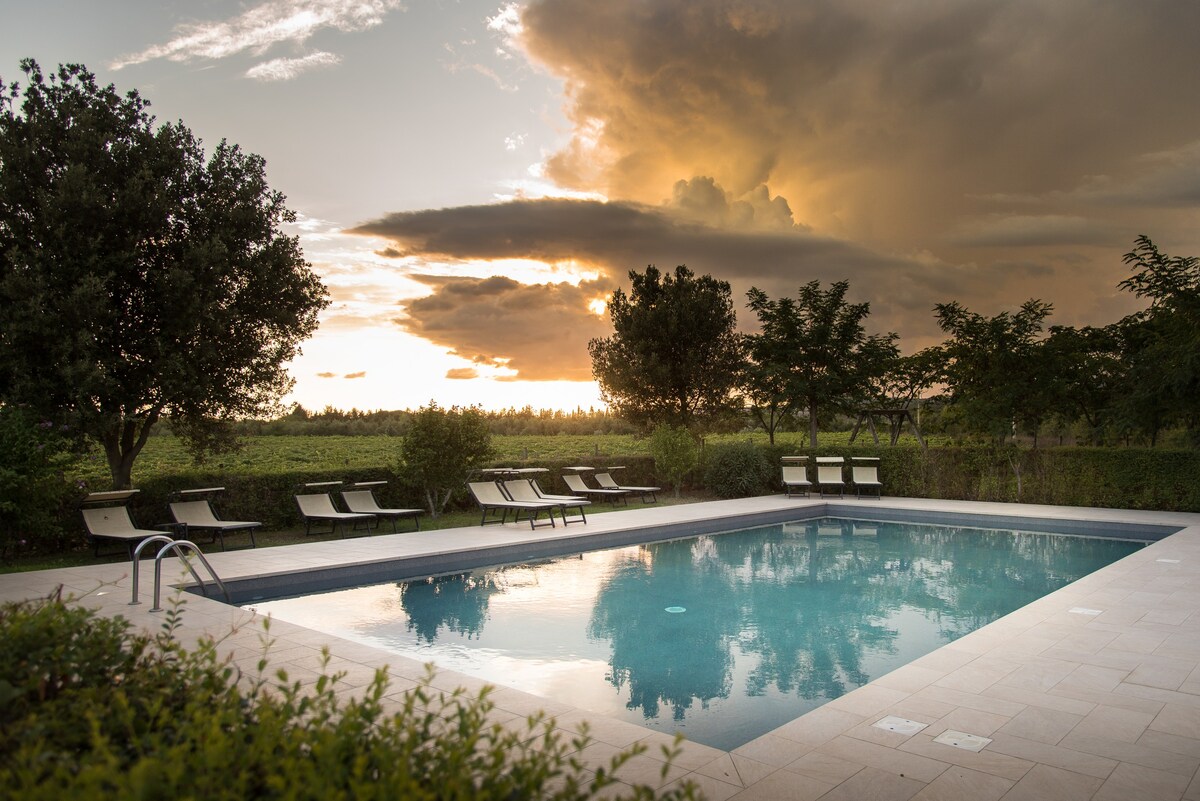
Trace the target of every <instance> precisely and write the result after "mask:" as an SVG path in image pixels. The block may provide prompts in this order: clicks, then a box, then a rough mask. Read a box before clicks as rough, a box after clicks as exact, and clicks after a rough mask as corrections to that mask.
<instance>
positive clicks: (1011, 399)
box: [934, 300, 1053, 442]
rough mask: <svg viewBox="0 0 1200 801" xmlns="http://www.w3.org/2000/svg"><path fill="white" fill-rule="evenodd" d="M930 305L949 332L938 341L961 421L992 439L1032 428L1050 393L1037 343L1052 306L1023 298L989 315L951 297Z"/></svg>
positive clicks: (1049, 376)
mask: <svg viewBox="0 0 1200 801" xmlns="http://www.w3.org/2000/svg"><path fill="white" fill-rule="evenodd" d="M934 309H935V312H936V314H937V321H938V325H939V326H941V328H942V330H943V331H944V332H946V333H947V334H949V337H950V338H949V339H948V340H947V341H946V342H945V344H944V345H943V346H942V347H943V349H944V352H945V354H946V358H947V364H946V372H945V376H944V380H945V384H946V388H947V391H948V393H949V397H950V403H951V407H952V409H954V411H955V413H956V414H957V415H958V416H959V418H960V419H961V420H962V422H963V424H964V425H965V427H966V428H967V429H968V430H969V431H971V432H973V433H976V434H980V435H983V436H987V437H990V438H992V439H994V440H996V441H997V442H1003V441H1004V440H1005V439H1006V438H1008V437H1009V436H1010V435H1012V434H1013V432H1014V430H1016V429H1026V430H1036V429H1037V425H1038V423H1040V421H1041V420H1042V419H1044V418H1045V417H1046V416H1047V415H1048V414H1049V413H1050V409H1051V399H1052V397H1053V394H1052V393H1053V386H1052V380H1051V379H1052V371H1051V370H1050V364H1049V362H1048V360H1047V359H1046V351H1045V350H1044V349H1043V348H1042V347H1041V344H1042V343H1041V332H1042V328H1043V323H1044V322H1045V320H1046V318H1047V317H1048V316H1050V312H1051V311H1052V310H1053V307H1052V306H1051V305H1050V304H1049V303H1043V302H1042V301H1040V300H1028V301H1026V302H1025V303H1024V304H1022V306H1021V308H1020V309H1019V310H1017V311H1015V312H1001V313H1000V314H998V315H996V316H995V317H984V316H983V315H980V314H976V313H975V312H972V311H969V310H967V309H966V308H964V307H963V306H962V305H960V304H959V303H957V302H953V303H941V304H938V305H937V306H935V307H934Z"/></svg>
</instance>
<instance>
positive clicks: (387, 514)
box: [342, 481, 424, 532]
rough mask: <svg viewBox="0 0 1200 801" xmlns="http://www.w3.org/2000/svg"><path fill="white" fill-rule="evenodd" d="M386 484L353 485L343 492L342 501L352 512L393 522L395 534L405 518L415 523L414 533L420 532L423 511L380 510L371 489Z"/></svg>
mask: <svg viewBox="0 0 1200 801" xmlns="http://www.w3.org/2000/svg"><path fill="white" fill-rule="evenodd" d="M386 483H387V482H386V481H363V482H359V483H358V484H351V485H350V489H348V490H345V491H343V492H342V501H343V502H344V503H345V504H346V508H347V509H349V510H350V511H351V512H357V513H359V514H368V515H375V517H377V518H387V519H388V520H389V521H391V524H392V531H393V532H395V531H396V530H397V529H396V521H397V520H402V519H404V518H410V519H411V520H412V521H413V525H415V526H416V528H414V529H413V531H420V530H421V512H423V511H424V510H423V509H383V508H380V506H379V501H378V500H376V498H375V491H374V490H373V489H371V488H372V487H376V486H379V485H381V484H386Z"/></svg>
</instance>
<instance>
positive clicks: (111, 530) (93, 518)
mask: <svg viewBox="0 0 1200 801" xmlns="http://www.w3.org/2000/svg"><path fill="white" fill-rule="evenodd" d="M136 492H138V490H116V491H113V492H93V493H91V494H90V495H88V496H87V497H86V498H84V499H83V502H84V504H97V503H114V502H115V503H119V504H120V505H118V506H85V507H84V508H83V509H80V511H81V512H82V513H83V525H84V526H85V527H86V528H87V532H88V536H89V537H91V539H92V542H93V544H94V545H95V547H96V556H100V541H101V540H115V541H117V542H123V543H125V547H126V548H128V550H129V557H130V558H131V559H132V558H133V549H134V548H135V547H137V544H138V543H139V542H141V541H142V540H144V539H146V538H147V537H157V536H159V535H161V534H162V533H163V532H162V530H161V529H159V530H154V529H148V528H138V527H137V526H136V525H135V524H134V522H133V517H132V516H131V515H130V514H129V507H128V506H126V505H125V503H123V502H128V500H129V499H130V498H132V497H133V495H134V493H136Z"/></svg>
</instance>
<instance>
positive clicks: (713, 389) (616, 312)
mask: <svg viewBox="0 0 1200 801" xmlns="http://www.w3.org/2000/svg"><path fill="white" fill-rule="evenodd" d="M629 279H630V281H631V282H632V287H631V289H630V292H629V294H628V295H626V294H625V292H624V291H623V290H621V289H617V290H616V291H615V292H614V293H613V296H612V299H611V300H610V301H609V303H608V313H609V317H610V319H611V320H612V325H613V335H612V336H611V337H605V338H600V339H593V340H592V341H591V342H589V343H588V351H589V352H590V353H591V356H592V373H593V375H595V377H596V381H598V382H599V384H600V394H601V397H602V398H603V399H604V402H605V403H607V404H608V405H609V407H610V408H612V409H613V411H615V412H616V413H617V414H619V415H621V416H622V417H625V418H627V419H629V420H631V421H634V422H636V423H639V424H641V425H657V424H661V423H666V424H669V425H674V426H683V427H685V428H689V429H690V428H693V427H694V426H695V425H696V424H698V423H708V422H711V421H713V420H716V419H719V418H721V417H722V416H725V415H728V414H731V413H732V412H733V411H734V410H736V409H737V408H738V406H739V402H738V400H737V398H736V397H735V394H734V391H735V389H736V387H737V383H738V374H739V370H740V368H741V362H742V344H741V337H740V336H739V335H738V333H737V329H736V327H737V314H736V312H735V311H734V308H733V299H732V292H731V290H730V288H729V284H728V282H726V281H718V280H717V279H715V278H713V277H712V276H710V275H702V276H700V277H696V276H695V275H694V274H693V273H692V271H691V270H689V269H688V268H687V267H685V266H682V265H681V266H679V267H676V268H675V273H674V275H671V274H665V275H664V274H663V273H661V272H660V271H659V270H658V268H657V267H655V266H654V265H650V266H649V267H647V268H646V272H644V273H637V272H633V271H631V272H630V273H629Z"/></svg>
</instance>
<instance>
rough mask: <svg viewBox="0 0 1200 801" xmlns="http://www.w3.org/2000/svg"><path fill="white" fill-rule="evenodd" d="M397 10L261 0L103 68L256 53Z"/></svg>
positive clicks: (375, 3) (343, 1) (394, 3)
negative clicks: (227, 18)
mask: <svg viewBox="0 0 1200 801" xmlns="http://www.w3.org/2000/svg"><path fill="white" fill-rule="evenodd" d="M403 9H404V4H403V3H402V2H401V1H400V0H267V2H264V3H259V4H258V5H256V6H253V7H251V8H249V9H247V10H246V11H245V12H243V13H242V14H240V15H239V16H237V17H233V18H232V19H229V20H223V21H215V22H192V23H187V24H183V25H179V26H177V27H176V29H175V37H174V38H173V39H171V40H170V41H168V42H166V43H165V44H159V45H153V46H151V47H148V48H146V49H145V50H142V51H141V52H138V53H131V54H129V55H125V56H122V57H121V58H119V59H117V60H116V61H113V62H112V63H111V64H109V67H110V68H111V69H114V70H119V69H121V68H123V67H128V66H131V65H134V64H143V63H145V62H147V61H154V60H155V59H160V58H165V59H168V60H170V61H192V60H194V59H199V58H205V59H219V58H227V57H229V56H233V55H237V54H239V53H243V52H246V51H250V52H251V53H254V54H261V53H263V52H265V51H266V50H267V49H269V48H270V47H272V46H273V45H276V44H282V43H292V44H303V43H304V42H305V41H307V40H308V39H309V37H311V36H312V35H313V34H315V33H317V32H318V31H320V30H323V29H327V28H328V29H333V30H336V31H341V32H343V33H352V32H354V31H360V30H365V29H367V28H371V27H374V26H376V25H379V24H380V23H382V22H383V18H384V17H385V16H387V14H389V13H390V12H392V11H397V10H403ZM314 55H319V54H314ZM268 63H270V62H268ZM260 66H262V65H260Z"/></svg>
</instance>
